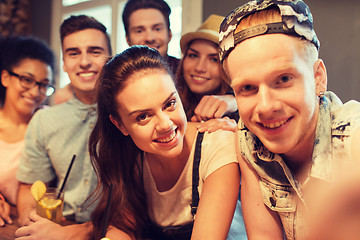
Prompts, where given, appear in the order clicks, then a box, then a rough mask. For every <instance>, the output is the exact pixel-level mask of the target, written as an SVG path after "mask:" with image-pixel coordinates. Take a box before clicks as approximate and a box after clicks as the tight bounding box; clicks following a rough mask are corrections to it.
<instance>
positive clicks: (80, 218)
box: [17, 97, 97, 222]
mask: <svg viewBox="0 0 360 240" xmlns="http://www.w3.org/2000/svg"><path fill="white" fill-rule="evenodd" d="M95 121H96V104H93V105H86V104H83V103H82V102H80V101H79V100H78V99H77V98H76V97H74V98H72V99H70V100H69V101H68V102H66V103H63V104H59V105H55V106H53V107H50V108H47V109H42V110H39V111H37V112H36V114H35V115H34V116H33V118H32V119H31V121H30V123H29V125H28V128H27V132H26V136H25V149H24V151H23V153H22V156H21V158H20V165H19V169H18V172H17V179H18V180H19V181H20V182H24V183H28V184H32V183H33V182H35V181H36V180H41V181H43V182H49V181H52V180H53V179H57V186H58V188H60V186H61V184H62V182H63V180H64V178H65V174H66V172H67V169H68V166H69V164H70V162H71V159H72V157H73V155H74V154H76V159H75V161H74V164H73V166H72V169H71V171H70V174H69V177H68V179H67V182H66V185H65V188H64V192H65V194H64V210H63V215H64V216H69V215H75V220H76V222H87V221H89V220H90V215H91V213H92V211H93V209H94V208H95V206H96V204H92V205H91V206H89V205H90V203H92V202H93V199H88V197H89V196H90V194H91V193H92V192H93V190H94V189H95V187H96V185H97V178H96V174H95V171H94V169H93V167H92V165H91V162H90V156H89V151H88V139H89V136H90V133H91V131H92V129H93V127H94V124H95Z"/></svg>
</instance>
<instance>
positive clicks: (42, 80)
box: [19, 72, 50, 82]
mask: <svg viewBox="0 0 360 240" xmlns="http://www.w3.org/2000/svg"><path fill="white" fill-rule="evenodd" d="M19 75H20V76H25V77H31V78H32V79H33V80H34V81H35V82H44V81H48V82H50V79H48V78H44V79H41V80H39V81H36V79H35V76H34V74H32V73H29V72H24V73H22V74H19ZM26 75H29V76H26Z"/></svg>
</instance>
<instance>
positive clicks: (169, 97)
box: [129, 91, 176, 116]
mask: <svg viewBox="0 0 360 240" xmlns="http://www.w3.org/2000/svg"><path fill="white" fill-rule="evenodd" d="M175 94H176V92H175V91H174V92H172V93H170V95H169V96H168V97H167V98H166V100H165V101H164V102H163V103H162V105H165V104H166V103H167V102H168V101H169V100H170V99H171V98H172V97H173V96H174V95H175ZM150 110H151V109H140V110H135V111H132V112H130V113H129V116H131V115H134V114H138V113H142V112H148V111H150Z"/></svg>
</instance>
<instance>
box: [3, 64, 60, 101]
mask: <svg viewBox="0 0 360 240" xmlns="http://www.w3.org/2000/svg"><path fill="white" fill-rule="evenodd" d="M8 73H9V74H10V75H12V76H15V77H18V78H19V80H20V85H21V86H22V87H23V88H26V89H31V88H33V87H35V86H36V85H38V86H39V91H40V93H41V94H43V95H46V96H48V97H49V96H51V95H52V94H53V93H54V92H55V88H54V87H53V86H51V85H49V84H46V83H42V82H37V81H36V80H35V79H33V78H31V77H28V76H24V75H19V74H17V73H14V72H12V71H9V70H8Z"/></svg>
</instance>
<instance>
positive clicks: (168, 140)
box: [157, 131, 176, 143]
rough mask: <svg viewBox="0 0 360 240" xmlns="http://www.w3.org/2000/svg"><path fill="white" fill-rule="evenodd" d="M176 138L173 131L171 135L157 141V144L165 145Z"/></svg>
mask: <svg viewBox="0 0 360 240" xmlns="http://www.w3.org/2000/svg"><path fill="white" fill-rule="evenodd" d="M175 136H176V131H173V133H172V134H171V135H170V136H168V137H167V138H161V139H157V141H158V142H161V143H166V142H170V141H171V140H173V139H174V138H175Z"/></svg>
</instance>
